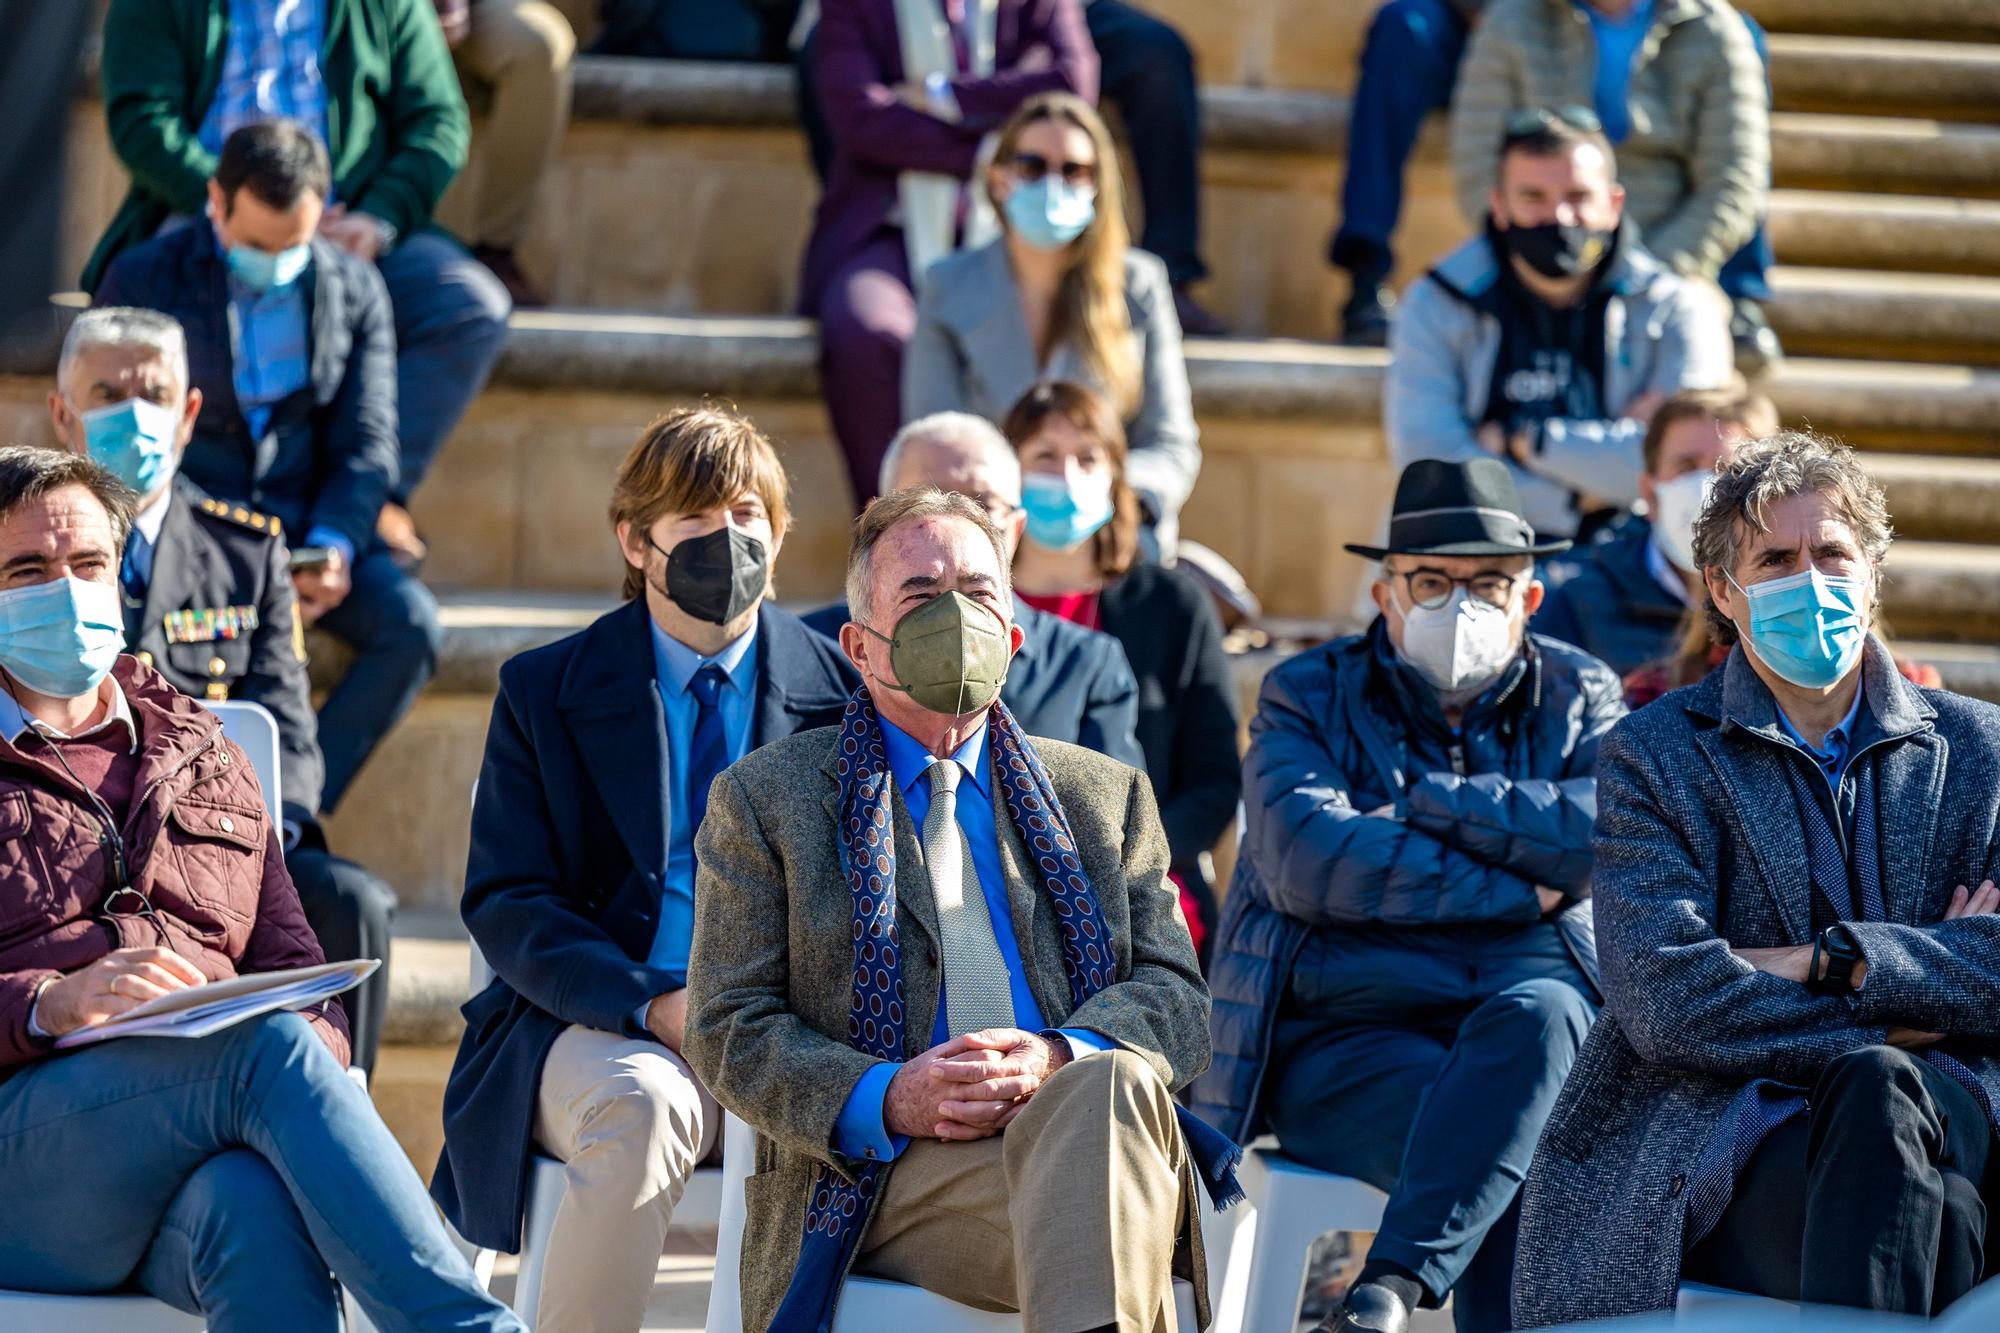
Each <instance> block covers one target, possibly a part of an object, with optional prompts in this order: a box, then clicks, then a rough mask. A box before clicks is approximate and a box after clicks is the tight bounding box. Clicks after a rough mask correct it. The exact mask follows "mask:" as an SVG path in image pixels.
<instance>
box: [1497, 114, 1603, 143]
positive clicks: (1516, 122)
mask: <svg viewBox="0 0 2000 1333" xmlns="http://www.w3.org/2000/svg"><path fill="white" fill-rule="evenodd" d="M1558 125H1567V126H1569V127H1570V128H1571V129H1573V130H1576V131H1577V132H1578V133H1581V134H1602V133H1604V122H1603V121H1601V120H1599V119H1598V118H1597V113H1596V112H1595V111H1592V110H1591V109H1590V108H1589V107H1582V106H1531V107H1527V108H1525V109H1523V110H1520V111H1516V112H1515V113H1514V114H1513V115H1511V116H1509V117H1507V130H1506V133H1507V137H1508V138H1509V139H1524V138H1526V137H1527V136H1528V135H1530V134H1540V133H1542V132H1543V131H1544V130H1552V129H1554V128H1555V127H1556V126H1558Z"/></svg>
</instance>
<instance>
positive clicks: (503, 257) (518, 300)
mask: <svg viewBox="0 0 2000 1333" xmlns="http://www.w3.org/2000/svg"><path fill="white" fill-rule="evenodd" d="M472 257H473V258H474V259H477V260H478V261H479V262H480V263H482V264H484V265H486V267H487V269H488V270H490V271H491V272H492V274H493V276H494V277H496V278H498V279H500V284H501V286H503V287H505V288H506V289H507V295H508V296H510V297H512V298H513V300H514V308H515V309H516V310H539V309H541V308H542V307H543V306H545V305H547V304H548V303H549V302H548V298H547V297H545V296H543V295H542V290H541V288H539V287H537V286H535V284H534V283H532V282H530V281H528V275H527V274H526V273H523V272H522V271H521V264H520V261H519V260H517V259H515V258H514V252H513V251H512V250H503V249H501V248H499V247H498V246H492V245H478V246H474V247H473V249H472Z"/></svg>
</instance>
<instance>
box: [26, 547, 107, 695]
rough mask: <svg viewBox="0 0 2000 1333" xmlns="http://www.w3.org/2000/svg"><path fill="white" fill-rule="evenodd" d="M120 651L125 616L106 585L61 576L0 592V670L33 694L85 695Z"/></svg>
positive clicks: (101, 678)
mask: <svg viewBox="0 0 2000 1333" xmlns="http://www.w3.org/2000/svg"><path fill="white" fill-rule="evenodd" d="M124 649H125V612H124V608H123V607H122V606H121V605H120V604H119V597H118V589H117V588H116V587H114V586H112V585H111V584H109V583H87V582H85V581H84V580H82V579H79V578H75V577H72V576H70V575H67V574H65V575H64V576H63V577H61V578H59V579H54V580H51V581H50V582H48V583H37V584H34V585H32V586H30V587H26V588H9V589H7V590H6V591H5V592H0V667H5V668H6V669H7V672H8V674H9V675H11V676H13V677H14V679H16V680H18V681H20V682H21V683H22V684H23V685H26V686H27V687H28V688H29V689H31V690H33V691H34V692H35V693H37V694H46V695H48V696H49V697H50V698H52V699H75V698H79V697H81V696H82V695H86V694H88V693H90V692H91V691H92V690H94V689H96V688H97V685H98V682H99V681H101V680H103V679H104V676H105V673H106V672H108V671H110V670H111V664H112V663H113V662H115V661H117V660H118V654H119V653H121V652H123V651H124Z"/></svg>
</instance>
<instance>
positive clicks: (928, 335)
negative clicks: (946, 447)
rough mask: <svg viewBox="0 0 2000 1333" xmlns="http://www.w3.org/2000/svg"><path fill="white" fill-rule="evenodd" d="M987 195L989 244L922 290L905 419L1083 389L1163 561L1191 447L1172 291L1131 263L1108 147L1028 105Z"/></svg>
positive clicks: (1193, 469)
mask: <svg viewBox="0 0 2000 1333" xmlns="http://www.w3.org/2000/svg"><path fill="white" fill-rule="evenodd" d="M985 186H986V197H987V199H988V200H989V201H990V202H991V203H992V205H993V211H994V213H995V214H996V215H997V216H998V217H999V219H1000V223H1001V231H1002V234H1001V235H1000V237H999V238H998V239H997V240H994V241H993V242H991V243H990V244H988V245H984V246H980V247H978V248H977V249H970V250H963V251H960V252H959V253H958V254H955V255H952V256H950V257H948V258H946V259H941V260H939V261H938V262H937V263H935V264H933V265H932V266H931V267H930V270H929V272H928V273H926V274H925V275H924V279H923V282H922V284H921V297H920V299H919V301H918V305H917V328H916V332H915V334H913V335H912V336H911V339H910V350H909V355H908V356H907V357H906V358H905V360H904V362H903V419H904V420H905V421H914V420H916V419H917V418H919V417H924V416H929V415H930V414H931V413H933V412H953V411H955V412H971V413H973V414H974V415H976V416H982V417H985V418H986V419H987V420H989V421H998V420H1000V418H1001V416H1002V415H1003V414H1004V413H1005V412H1006V411H1007V409H1008V408H1009V407H1011V406H1012V405H1013V404H1014V403H1015V402H1016V401H1017V400H1018V399H1019V398H1020V397H1021V395H1022V394H1024V393H1026V392H1027V391H1028V390H1029V389H1031V388H1033V387H1034V386H1035V385H1036V384H1037V383H1038V382H1040V381H1043V380H1074V381H1076V382H1077V383H1079V384H1082V385H1087V386H1089V387H1090V388H1091V389H1092V390H1094V391H1095V392H1097V393H1099V394H1101V395H1103V397H1104V398H1105V399H1106V400H1107V401H1108V403H1109V404H1110V406H1111V407H1112V408H1113V409H1114V413H1115V416H1116V418H1117V421H1118V422H1119V423H1121V434H1123V435H1125V436H1126V438H1128V439H1129V440H1130V441H1131V460H1130V468H1129V472H1128V481H1129V483H1130V485H1131V488H1132V490H1133V491H1134V492H1135V493H1136V494H1137V496H1138V499H1139V503H1140V506H1141V517H1142V519H1143V521H1144V525H1145V526H1146V527H1147V528H1148V529H1150V530H1151V532H1152V534H1153V536H1154V537H1155V538H1156V539H1157V543H1158V544H1157V547H1156V548H1155V549H1157V550H1159V551H1161V552H1163V553H1166V554H1167V555H1168V556H1171V553H1172V551H1173V539H1174V531H1175V527H1176V523H1177V521H1178V518H1179V515H1180V508H1181V504H1182V503H1183V502H1184V501H1185V500H1186V499H1187V496H1188V492H1189V491H1191V490H1192V489H1194V480H1195V476H1196V474H1197V473H1199V472H1200V471H1201V446H1200V444H1199V443H1198V442H1197V438H1196V431H1195V424H1194V407H1193V404H1192V401H1191V399H1190V398H1189V394H1188V382H1187V364H1186V362H1185V361H1184V359H1183V358H1182V354H1181V326H1180V317H1179V316H1178V315H1177V314H1176V313H1175V311H1174V294H1173V286H1172V284H1171V283H1170V282H1169V281H1168V280H1167V270H1166V266H1165V265H1164V264H1162V263H1161V262H1160V261H1159V260H1158V259H1156V258H1154V257H1153V256H1152V255H1149V254H1147V253H1146V252H1145V251H1143V250H1137V249H1134V248H1133V247H1132V244H1131V240H1130V237H1129V235H1128V233H1127V231H1126V228H1125V186H1124V182H1123V179H1122V177H1121V174H1120V172H1119V169H1118V154H1117V150H1116V147H1115V145H1114V144H1113V143H1112V139H1111V132H1110V131H1109V130H1108V129H1106V128H1105V125H1104V121H1103V119H1102V118H1101V117H1099V116H1098V114H1097V113H1096V112H1095V111H1093V110H1091V108H1090V104H1089V103H1088V102H1085V101H1084V100H1083V99H1082V98H1080V97H1073V96H1070V95H1068V94H1065V93H1048V94H1044V95H1042V96H1039V97H1035V98H1032V99H1030V100H1029V101H1028V102H1026V103H1024V104H1023V105H1022V107H1021V109H1020V110H1019V111H1017V112H1015V113H1014V116H1013V118H1012V119H1011V120H1009V121H1008V122H1007V123H1006V125H1005V126H1003V127H1002V128H1001V130H1000V134H999V138H998V140H997V143H996V146H995V148H994V153H993V161H992V165H991V167H989V168H988V170H987V173H986V181H985Z"/></svg>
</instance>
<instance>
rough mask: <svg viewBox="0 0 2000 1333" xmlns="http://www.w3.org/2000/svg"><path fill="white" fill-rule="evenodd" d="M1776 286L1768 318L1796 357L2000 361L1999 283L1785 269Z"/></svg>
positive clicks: (1776, 277) (1774, 273)
mask: <svg viewBox="0 0 2000 1333" xmlns="http://www.w3.org/2000/svg"><path fill="white" fill-rule="evenodd" d="M1771 287H1772V290H1773V292H1774V293H1775V295H1774V296H1773V298H1772V300H1771V301H1770V302H1769V304H1768V306H1767V313H1768V314H1769V316H1770V319H1771V324H1772V327H1774V328H1775V329H1777V331H1778V334H1779V336H1780V337H1782V338H1783V339H1784V341H1785V346H1786V348H1787V349H1789V350H1791V351H1795V352H1803V353H1807V354H1809V355H1815V356H1840V357H1861V358H1870V359H1876V358H1882V359H1899V360H1913V361H1950V362H1972V363H1976V364H1987V365H1991V364H1993V363H1995V362H1996V361H2000V277H1976V276H1967V275H1963V274H1941V273H1875V272H1869V271H1866V270H1862V269H1830V268H1793V267H1789V266H1781V267H1779V268H1776V269H1774V270H1772V273H1771Z"/></svg>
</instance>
